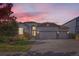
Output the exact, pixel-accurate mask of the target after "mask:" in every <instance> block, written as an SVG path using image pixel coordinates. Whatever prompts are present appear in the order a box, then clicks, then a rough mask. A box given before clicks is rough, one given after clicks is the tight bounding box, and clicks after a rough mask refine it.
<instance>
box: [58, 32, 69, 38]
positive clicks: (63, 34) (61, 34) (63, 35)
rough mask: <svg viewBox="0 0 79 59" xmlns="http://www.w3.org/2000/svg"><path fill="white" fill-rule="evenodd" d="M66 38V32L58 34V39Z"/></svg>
mask: <svg viewBox="0 0 79 59" xmlns="http://www.w3.org/2000/svg"><path fill="white" fill-rule="evenodd" d="M67 38H68V35H67V33H66V32H60V34H59V39H67Z"/></svg>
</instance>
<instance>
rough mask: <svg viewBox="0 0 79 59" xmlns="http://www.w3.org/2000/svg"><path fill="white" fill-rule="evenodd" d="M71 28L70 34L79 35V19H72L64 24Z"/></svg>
mask: <svg viewBox="0 0 79 59" xmlns="http://www.w3.org/2000/svg"><path fill="white" fill-rule="evenodd" d="M63 26H66V27H68V28H69V30H68V31H69V33H73V34H78V33H79V17H76V18H74V19H72V20H71V21H69V22H67V23H65V24H63Z"/></svg>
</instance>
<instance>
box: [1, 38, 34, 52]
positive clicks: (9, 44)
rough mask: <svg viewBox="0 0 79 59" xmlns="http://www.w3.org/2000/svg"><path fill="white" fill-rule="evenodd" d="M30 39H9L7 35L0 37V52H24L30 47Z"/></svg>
mask: <svg viewBox="0 0 79 59" xmlns="http://www.w3.org/2000/svg"><path fill="white" fill-rule="evenodd" d="M31 43H32V42H31V41H29V40H27V39H25V40H23V39H20V40H19V39H18V40H14V41H12V40H9V39H7V37H5V38H2V37H1V38H0V52H25V51H28V50H29V49H30V48H31Z"/></svg>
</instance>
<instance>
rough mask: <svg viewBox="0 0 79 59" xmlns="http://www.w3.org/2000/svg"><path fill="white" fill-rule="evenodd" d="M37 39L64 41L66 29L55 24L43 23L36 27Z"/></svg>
mask: <svg viewBox="0 0 79 59" xmlns="http://www.w3.org/2000/svg"><path fill="white" fill-rule="evenodd" d="M37 32H38V33H37V37H38V38H39V39H66V38H68V37H67V28H66V27H62V26H59V25H57V24H55V23H50V22H45V23H40V24H38V26H37Z"/></svg>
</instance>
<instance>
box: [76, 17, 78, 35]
mask: <svg viewBox="0 0 79 59" xmlns="http://www.w3.org/2000/svg"><path fill="white" fill-rule="evenodd" d="M76 33H77V34H79V18H77V19H76Z"/></svg>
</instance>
